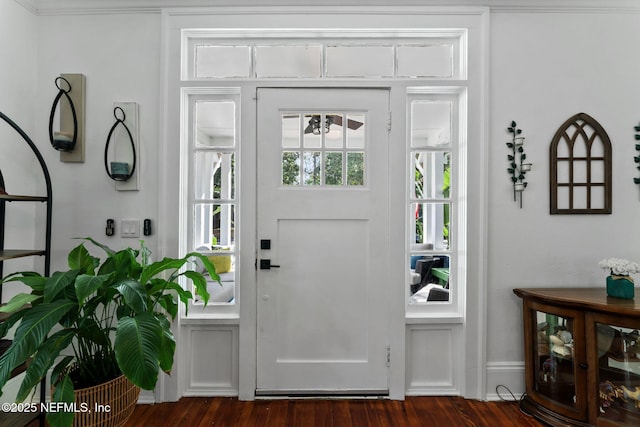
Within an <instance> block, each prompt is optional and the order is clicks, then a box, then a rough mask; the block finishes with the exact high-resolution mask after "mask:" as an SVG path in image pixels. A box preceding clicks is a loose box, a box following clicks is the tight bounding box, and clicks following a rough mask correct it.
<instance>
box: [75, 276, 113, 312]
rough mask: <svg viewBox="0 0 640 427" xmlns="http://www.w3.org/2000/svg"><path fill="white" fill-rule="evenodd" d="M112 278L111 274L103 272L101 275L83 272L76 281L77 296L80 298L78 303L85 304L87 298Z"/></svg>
mask: <svg viewBox="0 0 640 427" xmlns="http://www.w3.org/2000/svg"><path fill="white" fill-rule="evenodd" d="M110 278H111V274H102V275H99V276H92V275H88V274H81V275H79V276H78V277H77V279H76V283H75V289H76V297H77V298H78V305H83V304H84V301H85V299H87V298H88V297H89V296H90V295H92V294H93V293H94V292H95V291H97V290H98V288H100V286H102V285H103V284H104V283H105V282H106V281H108V280H109V279H110Z"/></svg>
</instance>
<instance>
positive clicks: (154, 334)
mask: <svg viewBox="0 0 640 427" xmlns="http://www.w3.org/2000/svg"><path fill="white" fill-rule="evenodd" d="M161 342H162V326H161V324H160V322H158V319H156V317H155V316H154V315H153V314H152V313H149V312H145V313H141V314H138V315H137V316H135V317H123V318H122V319H120V321H119V322H118V327H117V329H116V339H115V344H114V350H115V352H116V359H117V361H118V366H120V369H122V373H123V374H124V375H125V376H126V377H127V378H129V380H130V381H131V382H132V383H134V384H135V385H137V386H138V387H141V388H143V389H145V390H153V389H154V388H155V386H156V382H157V380H158V369H159V358H160V344H161Z"/></svg>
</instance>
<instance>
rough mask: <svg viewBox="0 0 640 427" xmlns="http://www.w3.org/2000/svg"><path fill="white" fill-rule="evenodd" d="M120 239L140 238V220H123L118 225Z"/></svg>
mask: <svg viewBox="0 0 640 427" xmlns="http://www.w3.org/2000/svg"><path fill="white" fill-rule="evenodd" d="M120 237H140V220H139V219H123V220H122V222H121V223H120Z"/></svg>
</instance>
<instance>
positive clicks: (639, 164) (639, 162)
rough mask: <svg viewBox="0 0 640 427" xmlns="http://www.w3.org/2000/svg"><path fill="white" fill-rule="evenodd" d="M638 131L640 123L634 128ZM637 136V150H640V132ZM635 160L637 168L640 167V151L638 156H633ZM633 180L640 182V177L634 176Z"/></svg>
mask: <svg viewBox="0 0 640 427" xmlns="http://www.w3.org/2000/svg"><path fill="white" fill-rule="evenodd" d="M633 129H634V130H635V131H636V132H640V125H637V126H634V128H633ZM635 138H636V151H640V143H639V142H638V141H640V133H636V134H635ZM633 161H634V162H636V165H637V168H638V169H640V153H639V155H638V156H634V157H633ZM633 182H634V183H636V184H640V178H633Z"/></svg>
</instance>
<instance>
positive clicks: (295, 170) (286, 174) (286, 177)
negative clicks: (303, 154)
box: [282, 151, 300, 185]
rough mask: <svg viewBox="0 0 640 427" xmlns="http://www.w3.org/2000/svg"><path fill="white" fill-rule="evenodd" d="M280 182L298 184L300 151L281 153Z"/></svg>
mask: <svg viewBox="0 0 640 427" xmlns="http://www.w3.org/2000/svg"><path fill="white" fill-rule="evenodd" d="M282 184H283V185H300V152H299V151H285V152H283V153H282Z"/></svg>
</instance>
